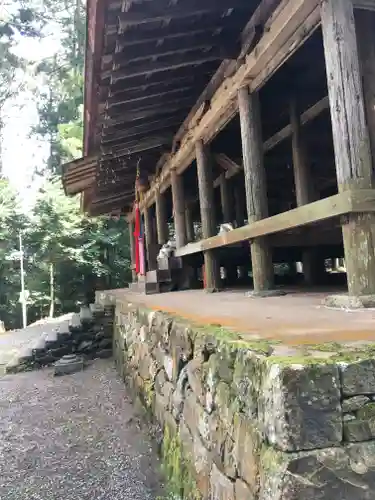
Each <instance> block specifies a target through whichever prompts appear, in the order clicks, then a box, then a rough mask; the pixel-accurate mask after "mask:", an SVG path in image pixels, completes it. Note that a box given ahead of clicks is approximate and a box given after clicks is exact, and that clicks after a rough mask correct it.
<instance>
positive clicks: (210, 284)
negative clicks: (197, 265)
mask: <svg viewBox="0 0 375 500" xmlns="http://www.w3.org/2000/svg"><path fill="white" fill-rule="evenodd" d="M204 273H205V290H206V292H209V293H215V292H219V291H220V290H221V278H220V267H219V262H218V260H217V258H216V256H215V254H214V252H213V251H212V250H208V251H206V252H204Z"/></svg>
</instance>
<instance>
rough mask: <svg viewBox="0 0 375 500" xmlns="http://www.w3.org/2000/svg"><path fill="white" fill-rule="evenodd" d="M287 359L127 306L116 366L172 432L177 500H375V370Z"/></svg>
mask: <svg viewBox="0 0 375 500" xmlns="http://www.w3.org/2000/svg"><path fill="white" fill-rule="evenodd" d="M108 299H111V297H110V296H106V295H105V294H99V295H98V300H99V302H100V301H102V302H103V301H108ZM276 352H277V349H275V348H274V346H272V345H270V344H268V343H262V342H254V343H250V342H245V341H243V340H241V339H240V337H239V336H237V335H235V334H233V333H231V332H228V331H226V330H224V329H222V328H220V327H215V326H207V327H198V326H190V325H189V324H187V323H186V322H185V321H183V320H182V319H179V318H172V317H170V316H168V315H166V314H164V313H161V312H153V311H147V310H146V309H144V308H142V307H137V306H136V305H134V304H133V305H132V304H128V303H127V302H126V301H118V302H117V304H116V312H115V335H114V356H115V359H116V363H117V366H118V369H119V371H120V373H121V374H122V376H123V377H124V379H125V380H126V381H127V383H128V384H129V385H130V387H131V388H132V389H133V391H134V392H135V394H137V395H138V396H139V397H140V398H141V399H142V401H143V404H144V406H145V407H146V408H147V409H148V411H149V412H150V414H152V416H153V417H154V418H155V419H156V420H157V422H158V423H159V424H160V426H161V428H162V429H163V436H164V438H163V462H164V467H165V472H166V474H167V476H168V478H169V481H170V485H171V489H172V491H173V493H174V495H175V496H174V497H173V498H187V499H189V500H195V499H212V500H309V499H318V500H333V499H334V498H337V499H340V500H341V499H342V500H370V499H374V498H375V496H374V495H375V493H374V492H375V441H374V437H375V360H373V359H371V358H370V359H366V360H363V359H362V360H359V359H350V360H349V359H347V360H346V361H345V360H343V359H342V358H340V359H339V358H337V359H330V360H326V361H325V360H324V356H323V355H322V359H318V358H316V357H304V358H301V359H297V358H296V357H293V356H284V357H281V356H279V355H276V354H275V353H276ZM368 354H369V353H368ZM357 357H359V358H363V357H364V354H363V353H362V355H361V356H359V354H358V356H357Z"/></svg>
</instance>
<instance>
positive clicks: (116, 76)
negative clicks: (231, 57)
mask: <svg viewBox="0 0 375 500" xmlns="http://www.w3.org/2000/svg"><path fill="white" fill-rule="evenodd" d="M227 55H228V54H225V53H224V52H223V50H222V48H221V47H214V48H212V49H211V50H209V51H207V52H203V51H202V52H200V53H192V54H189V55H188V56H186V57H184V58H181V57H180V56H179V55H178V54H177V55H176V56H172V57H170V58H169V61H168V60H167V61H153V62H145V63H142V64H134V65H132V64H129V66H126V67H120V68H118V69H115V70H114V71H112V74H111V83H116V82H118V81H119V80H126V79H127V78H134V77H135V76H139V75H152V74H153V73H161V72H163V71H172V70H176V69H180V68H185V67H189V66H201V65H203V64H206V63H208V62H212V61H218V60H223V59H225V57H226V56H227Z"/></svg>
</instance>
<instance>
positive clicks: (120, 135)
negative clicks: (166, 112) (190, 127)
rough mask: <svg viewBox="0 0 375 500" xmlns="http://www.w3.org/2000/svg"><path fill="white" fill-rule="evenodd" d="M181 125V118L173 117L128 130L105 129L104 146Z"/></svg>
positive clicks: (145, 123)
mask: <svg viewBox="0 0 375 500" xmlns="http://www.w3.org/2000/svg"><path fill="white" fill-rule="evenodd" d="M179 123H181V117H178V116H172V117H171V118H166V119H162V120H154V121H152V120H147V121H146V122H144V123H142V124H141V125H135V126H134V125H132V126H131V127H129V129H128V130H123V131H117V132H108V130H110V129H105V131H106V133H103V134H102V144H103V145H106V144H110V143H112V142H113V141H120V140H124V139H128V138H129V137H137V136H138V135H142V134H148V133H150V132H155V131H156V130H164V129H168V128H174V127H176V126H178V124H179Z"/></svg>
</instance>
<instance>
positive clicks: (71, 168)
mask: <svg viewBox="0 0 375 500" xmlns="http://www.w3.org/2000/svg"><path fill="white" fill-rule="evenodd" d="M97 165H98V158H97V157H96V156H87V157H85V158H78V159H77V160H74V161H71V162H69V163H66V164H65V165H63V175H62V181H63V187H64V191H65V194H66V195H67V196H74V195H76V194H78V193H81V192H82V191H85V190H87V189H88V188H89V187H91V186H92V185H93V183H94V182H95V176H96V170H97Z"/></svg>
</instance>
